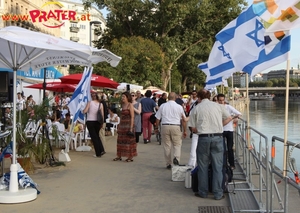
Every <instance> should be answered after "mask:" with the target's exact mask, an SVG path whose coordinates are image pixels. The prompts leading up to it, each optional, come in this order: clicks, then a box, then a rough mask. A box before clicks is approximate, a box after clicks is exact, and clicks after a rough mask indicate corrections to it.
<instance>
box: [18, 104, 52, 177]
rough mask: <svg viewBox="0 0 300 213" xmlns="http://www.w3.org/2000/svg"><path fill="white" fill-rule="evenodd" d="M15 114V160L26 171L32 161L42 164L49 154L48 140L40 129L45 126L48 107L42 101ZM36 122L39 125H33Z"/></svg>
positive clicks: (30, 167)
mask: <svg viewBox="0 0 300 213" xmlns="http://www.w3.org/2000/svg"><path fill="white" fill-rule="evenodd" d="M17 115H18V118H17V120H18V124H17V135H16V144H17V154H18V158H17V160H18V162H19V163H20V165H21V166H22V167H23V169H24V170H25V171H26V172H28V171H30V170H33V164H32V162H38V163H40V164H44V163H46V159H47V158H48V157H49V156H50V155H51V149H50V147H49V146H50V144H49V141H48V139H47V137H46V135H44V134H43V131H41V130H43V128H45V125H44V121H45V119H46V117H47V116H48V108H46V107H45V103H42V104H40V105H35V106H33V107H28V108H27V109H25V110H22V111H21V112H20V113H17ZM38 121H39V122H38ZM36 123H39V124H40V125H38V126H37V125H34V124H36ZM37 132H39V133H37Z"/></svg>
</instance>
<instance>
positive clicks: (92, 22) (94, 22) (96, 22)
mask: <svg viewBox="0 0 300 213" xmlns="http://www.w3.org/2000/svg"><path fill="white" fill-rule="evenodd" d="M93 24H101V22H100V21H91V22H90V46H92V25H93Z"/></svg>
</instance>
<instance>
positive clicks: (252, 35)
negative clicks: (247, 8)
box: [246, 20, 265, 47]
mask: <svg viewBox="0 0 300 213" xmlns="http://www.w3.org/2000/svg"><path fill="white" fill-rule="evenodd" d="M263 29H264V26H263V24H262V23H261V22H260V21H258V20H256V23H255V30H253V31H251V32H249V33H247V34H246V35H247V36H248V37H249V38H251V39H253V40H254V41H255V44H256V45H257V46H258V47H260V46H262V45H264V44H265V41H264V40H261V39H259V36H258V34H259V31H260V30H263Z"/></svg>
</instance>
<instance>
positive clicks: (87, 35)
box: [59, 1, 106, 46]
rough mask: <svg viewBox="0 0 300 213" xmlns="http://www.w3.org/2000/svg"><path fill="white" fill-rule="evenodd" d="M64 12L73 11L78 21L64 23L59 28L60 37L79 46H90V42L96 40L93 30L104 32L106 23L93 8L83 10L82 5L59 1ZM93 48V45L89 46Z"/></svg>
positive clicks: (98, 11) (100, 14)
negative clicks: (79, 44)
mask: <svg viewBox="0 0 300 213" xmlns="http://www.w3.org/2000/svg"><path fill="white" fill-rule="evenodd" d="M59 2H60V3H61V4H62V5H64V6H63V8H62V9H64V10H75V11H76V14H77V16H78V18H79V20H76V21H69V22H65V24H64V25H63V26H62V27H61V28H60V29H61V37H62V38H64V39H68V40H71V41H75V42H78V43H81V44H86V45H91V44H93V43H92V41H94V40H98V39H99V37H98V36H97V35H95V29H98V30H104V29H105V27H106V21H105V19H104V17H103V15H102V13H101V12H100V10H98V9H96V8H95V7H93V6H92V7H91V8H90V9H89V10H85V9H84V6H83V4H82V3H77V2H73V1H59ZM91 46H94V45H91Z"/></svg>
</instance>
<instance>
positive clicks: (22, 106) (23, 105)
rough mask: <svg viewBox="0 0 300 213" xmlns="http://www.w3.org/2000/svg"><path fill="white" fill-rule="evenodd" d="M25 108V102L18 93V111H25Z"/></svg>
mask: <svg viewBox="0 0 300 213" xmlns="http://www.w3.org/2000/svg"><path fill="white" fill-rule="evenodd" d="M24 107H25V100H24V99H23V98H22V95H21V93H20V92H18V93H17V111H20V110H23V109H24Z"/></svg>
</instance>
